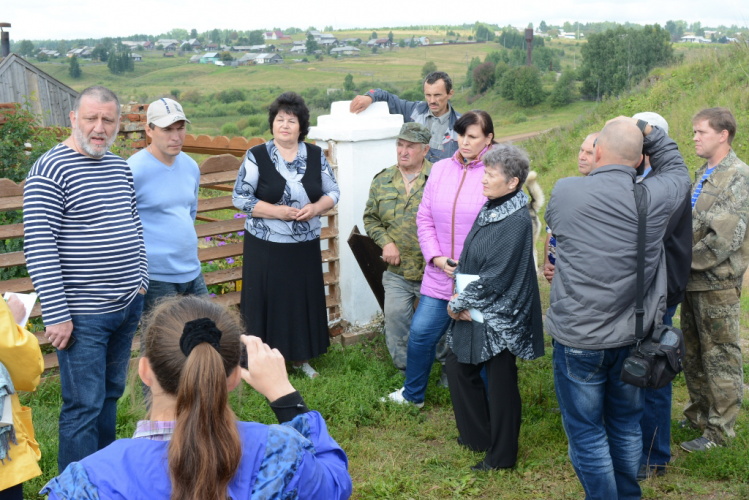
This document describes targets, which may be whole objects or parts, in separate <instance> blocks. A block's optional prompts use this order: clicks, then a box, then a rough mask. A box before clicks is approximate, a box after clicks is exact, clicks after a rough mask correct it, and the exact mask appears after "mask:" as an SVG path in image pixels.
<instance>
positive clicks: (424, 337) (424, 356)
mask: <svg viewBox="0 0 749 500" xmlns="http://www.w3.org/2000/svg"><path fill="white" fill-rule="evenodd" d="M450 321H451V318H450V315H449V314H447V301H446V300H441V299H435V298H434V297H429V296H428V295H422V296H421V299H420V300H419V305H418V306H417V307H416V312H415V313H414V317H413V320H412V321H411V331H410V332H409V334H408V351H407V354H406V360H407V361H406V381H405V383H404V384H403V387H404V388H405V390H404V391H403V397H404V398H406V399H407V400H409V401H411V402H412V403H422V402H424V395H425V394H426V391H427V383H428V382H429V374H430V373H431V371H432V364H433V363H434V356H435V353H436V351H437V344H438V343H439V341H440V339H441V338H442V336H443V335H444V334H445V332H446V331H447V327H448V326H450Z"/></svg>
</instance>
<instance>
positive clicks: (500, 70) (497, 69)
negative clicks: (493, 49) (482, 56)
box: [487, 57, 510, 86]
mask: <svg viewBox="0 0 749 500" xmlns="http://www.w3.org/2000/svg"><path fill="white" fill-rule="evenodd" d="M487 59H488V57H487ZM509 69H510V65H509V64H507V62H505V61H499V62H498V63H497V64H496V66H494V85H497V86H499V85H500V83H501V82H502V77H503V76H505V73H507V71H508V70H509Z"/></svg>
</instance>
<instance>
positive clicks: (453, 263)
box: [447, 258, 458, 267]
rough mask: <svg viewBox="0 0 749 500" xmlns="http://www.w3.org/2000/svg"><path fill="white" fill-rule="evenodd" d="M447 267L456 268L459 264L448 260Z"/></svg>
mask: <svg viewBox="0 0 749 500" xmlns="http://www.w3.org/2000/svg"><path fill="white" fill-rule="evenodd" d="M447 265H448V266H450V267H455V266H457V265H458V263H457V262H455V261H454V260H452V259H450V258H448V259H447Z"/></svg>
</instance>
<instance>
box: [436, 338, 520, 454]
mask: <svg viewBox="0 0 749 500" xmlns="http://www.w3.org/2000/svg"><path fill="white" fill-rule="evenodd" d="M445 366H447V379H448V382H449V384H450V397H451V398H452V401H453V412H454V413H455V422H456V424H457V425H458V432H459V433H460V437H461V439H462V440H463V444H465V445H466V446H467V447H469V448H472V449H474V450H486V458H484V462H485V463H486V465H488V466H490V467H496V468H507V467H513V466H514V465H515V462H516V461H517V457H518V437H519V436H520V415H521V411H522V408H521V405H522V402H521V401H520V391H519V390H518V369H517V366H516V365H515V355H514V354H512V353H511V352H510V351H509V350H508V349H505V350H504V351H502V352H501V353H499V354H497V355H496V356H494V357H493V358H491V359H490V360H488V361H485V362H483V363H479V364H477V365H472V364H466V363H460V362H459V361H458V358H457V356H455V354H454V353H453V352H452V351H449V352H448V354H447V360H446V361H445ZM484 367H486V375H487V379H488V388H489V394H490V397H489V399H488V400H487V397H486V387H487V386H485V385H484V381H483V380H481V369H482V368H484Z"/></svg>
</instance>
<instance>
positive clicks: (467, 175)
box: [388, 110, 495, 408]
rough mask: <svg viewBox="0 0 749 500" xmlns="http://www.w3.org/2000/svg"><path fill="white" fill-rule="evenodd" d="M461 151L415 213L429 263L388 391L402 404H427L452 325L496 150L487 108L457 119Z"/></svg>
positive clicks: (439, 167)
mask: <svg viewBox="0 0 749 500" xmlns="http://www.w3.org/2000/svg"><path fill="white" fill-rule="evenodd" d="M455 132H457V134H458V146H459V149H458V151H457V152H456V153H455V155H454V156H453V157H452V158H447V159H444V160H441V161H439V162H437V163H435V164H434V166H433V167H432V172H431V174H430V175H429V179H428V180H427V183H426V186H425V188H424V195H423V197H422V199H421V205H420V206H419V212H418V215H417V217H416V222H417V225H418V228H419V229H418V232H419V244H420V245H421V252H422V253H423V254H424V259H425V260H426V262H427V267H426V270H425V272H424V280H423V281H422V283H421V299H420V300H419V305H418V307H417V308H416V312H415V313H414V317H413V321H412V322H411V331H410V333H409V337H408V354H407V361H406V381H405V383H404V385H403V387H402V388H400V389H398V390H397V391H395V392H393V393H391V394H389V395H388V398H389V399H390V400H392V401H395V402H397V403H406V402H409V403H413V404H414V405H416V406H417V407H419V408H421V407H422V406H424V395H425V393H426V388H427V382H428V381H429V373H430V371H431V369H432V363H433V362H434V356H435V351H436V348H437V343H438V342H439V340H440V339H441V338H442V336H443V335H444V334H445V332H446V331H447V327H448V326H449V325H450V316H449V315H448V314H447V303H448V301H449V300H450V297H452V295H453V288H454V282H453V272H454V271H455V266H451V265H450V264H448V259H450V260H452V261H455V262H454V263H457V261H458V257H459V256H460V252H461V251H462V250H463V241H464V240H465V238H466V236H467V235H468V232H469V231H470V230H471V226H472V225H473V221H474V220H475V219H476V216H477V215H478V213H479V210H481V207H482V206H483V205H484V203H486V197H485V196H484V195H483V194H482V193H483V186H482V184H481V179H482V178H483V176H484V164H483V163H482V162H481V157H482V156H483V155H484V154H485V153H486V152H487V151H488V150H489V149H491V146H492V144H495V141H494V124H493V123H492V119H491V117H490V116H489V114H488V113H486V112H485V111H478V110H474V111H470V112H468V113H466V114H464V115H463V116H461V117H460V118H459V119H458V121H456V122H455Z"/></svg>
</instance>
